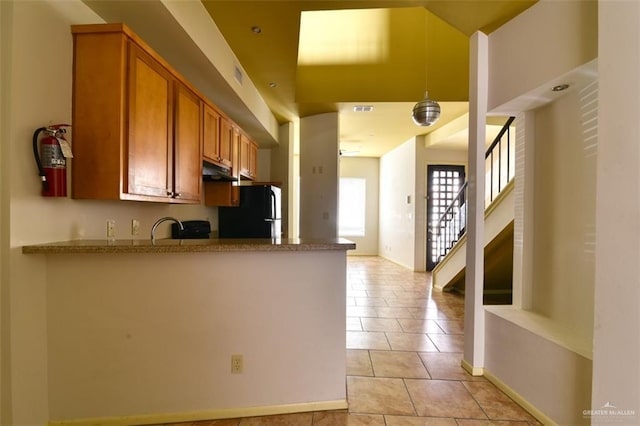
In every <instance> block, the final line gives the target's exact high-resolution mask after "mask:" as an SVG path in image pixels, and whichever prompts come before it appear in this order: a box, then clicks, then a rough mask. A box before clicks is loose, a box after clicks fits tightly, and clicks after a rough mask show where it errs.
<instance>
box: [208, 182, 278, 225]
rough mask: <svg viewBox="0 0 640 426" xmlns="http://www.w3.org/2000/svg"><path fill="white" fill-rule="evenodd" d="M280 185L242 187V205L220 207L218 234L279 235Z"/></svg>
mask: <svg viewBox="0 0 640 426" xmlns="http://www.w3.org/2000/svg"><path fill="white" fill-rule="evenodd" d="M281 231H282V224H281V218H280V188H278V187H277V186H273V185H251V186H241V187H240V206H239V207H219V208H218V237H219V238H280V237H281V235H282V232H281Z"/></svg>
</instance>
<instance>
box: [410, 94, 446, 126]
mask: <svg viewBox="0 0 640 426" xmlns="http://www.w3.org/2000/svg"><path fill="white" fill-rule="evenodd" d="M412 117H413V121H414V123H416V124H417V125H418V126H425V127H426V126H431V125H432V124H434V123H435V122H436V121H438V119H439V118H440V105H439V104H438V103H437V102H436V101H432V100H431V99H429V92H424V99H423V100H421V101H420V102H418V103H417V104H415V106H414V107H413V113H412Z"/></svg>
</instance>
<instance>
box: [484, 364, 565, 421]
mask: <svg viewBox="0 0 640 426" xmlns="http://www.w3.org/2000/svg"><path fill="white" fill-rule="evenodd" d="M484 377H485V378H486V379H487V380H489V381H490V382H491V383H493V384H494V385H496V387H497V388H498V389H500V390H501V391H502V392H504V393H506V394H507V395H508V396H509V397H510V398H511V399H513V400H514V401H515V402H516V403H517V404H518V405H519V406H521V407H522V408H524V409H525V410H527V411H528V412H529V414H531V415H532V416H533V417H535V418H536V419H538V421H540V423H542V424H544V425H557V423H556V422H554V421H553V420H551V418H550V417H549V416H547V415H546V414H544V413H543V412H542V411H540V410H539V409H538V408H537V407H536V406H534V405H533V404H531V403H530V402H529V401H527V400H526V399H524V398H523V397H522V395H520V394H519V393H518V392H516V391H514V390H513V389H511V388H510V387H509V385H507V384H506V383H505V382H503V381H502V380H500V379H499V378H497V377H496V376H494V375H493V374H491V373H490V372H488V371H487V370H484Z"/></svg>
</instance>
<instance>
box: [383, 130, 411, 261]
mask: <svg viewBox="0 0 640 426" xmlns="http://www.w3.org/2000/svg"><path fill="white" fill-rule="evenodd" d="M416 146H417V141H416V139H415V138H412V139H410V140H409V141H407V142H405V143H404V144H402V145H400V146H398V147H397V148H395V149H393V150H392V151H390V152H388V153H386V154H385V155H383V156H382V157H381V158H380V213H379V214H380V227H379V241H378V252H379V255H380V256H382V257H385V258H387V259H389V260H392V261H394V262H396V263H398V264H400V265H403V266H405V267H407V268H409V269H413V268H414V263H415V242H416V238H415V212H414V203H415V202H416V197H415V195H416V187H415V175H416V167H415V164H416Z"/></svg>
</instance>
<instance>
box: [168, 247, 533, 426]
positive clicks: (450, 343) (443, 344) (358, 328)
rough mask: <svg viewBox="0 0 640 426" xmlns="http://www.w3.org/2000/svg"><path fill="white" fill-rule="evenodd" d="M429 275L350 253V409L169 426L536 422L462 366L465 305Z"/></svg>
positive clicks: (459, 425)
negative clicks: (437, 287) (433, 284)
mask: <svg viewBox="0 0 640 426" xmlns="http://www.w3.org/2000/svg"><path fill="white" fill-rule="evenodd" d="M430 284H431V283H430V275H429V274H427V273H424V272H422V273H420V272H412V271H409V270H407V269H406V268H403V267H401V266H398V265H396V264H394V263H392V262H389V261H387V260H384V259H382V258H379V257H360V256H350V257H349V258H348V282H347V317H348V318H347V394H348V399H349V411H348V412H315V413H298V414H288V415H280V416H266V417H252V418H244V419H229V420H212V421H204V422H193V423H180V424H174V425H173V426H187V425H189V426H214V425H215V426H247V425H274V426H278V425H282V426H311V425H314V426H318V425H326V426H342V425H349V426H355V425H387V426H414V425H416V426H424V425H429V426H434V425H436V426H439V425H443V426H444V425H452V426H455V425H457V426H479V425H482V426H493V425H496V426H500V425H504V426H516V425H522V426H526V425H531V424H539V423H538V422H537V421H536V420H535V419H534V418H533V417H532V416H531V415H530V414H529V413H527V412H526V411H525V410H523V409H522V408H521V407H520V406H518V405H517V404H516V403H515V402H513V401H512V400H511V399H510V398H509V397H507V396H506V395H505V394H504V393H502V392H501V391H500V390H499V389H497V388H496V387H495V386H494V385H493V384H492V383H490V382H488V381H487V380H485V379H484V378H483V377H473V376H470V375H469V374H467V373H466V372H465V371H464V370H463V369H462V368H461V367H460V362H461V359H462V350H463V349H462V348H463V315H464V301H463V299H462V298H461V297H459V296H456V295H453V294H447V293H438V292H435V291H431V286H430Z"/></svg>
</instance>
